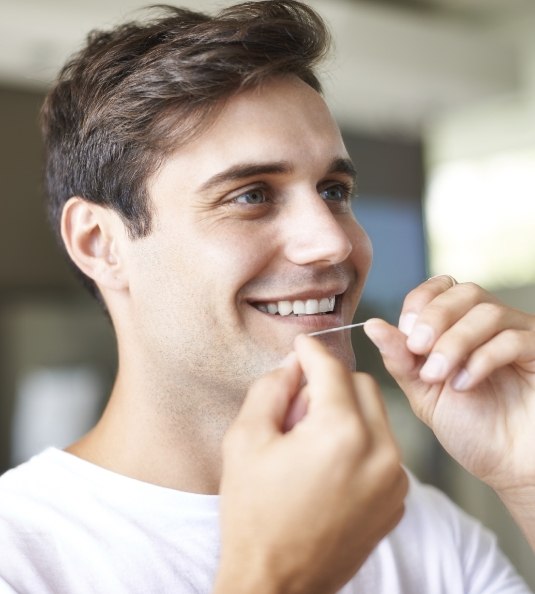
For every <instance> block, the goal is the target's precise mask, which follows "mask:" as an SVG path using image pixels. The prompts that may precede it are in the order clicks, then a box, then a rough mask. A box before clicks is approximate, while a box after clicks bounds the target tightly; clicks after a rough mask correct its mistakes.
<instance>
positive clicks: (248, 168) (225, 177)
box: [199, 157, 357, 192]
mask: <svg viewBox="0 0 535 594" xmlns="http://www.w3.org/2000/svg"><path fill="white" fill-rule="evenodd" d="M293 170H294V168H293V166H292V165H291V164H290V163H288V161H275V162H273V163H240V164H239V165H234V166H232V167H229V168H228V169H225V170H224V171H221V172H219V173H216V174H215V175H213V176H212V177H210V178H209V179H208V180H206V181H205V182H204V183H203V184H202V185H201V187H200V188H199V191H201V192H205V191H206V190H210V189H212V188H214V187H216V186H219V185H221V184H224V183H229V182H235V181H241V180H244V179H247V178H249V177H255V176H258V175H274V174H283V173H292V171H293ZM329 173H343V174H345V175H348V176H349V177H351V179H352V181H353V183H355V182H356V178H357V172H356V169H355V166H354V165H353V162H352V161H351V159H346V158H341V157H338V158H336V159H333V160H332V161H331V163H330V164H329V167H328V169H327V174H329Z"/></svg>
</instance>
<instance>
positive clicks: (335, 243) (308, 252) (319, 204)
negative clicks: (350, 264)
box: [284, 194, 353, 266]
mask: <svg viewBox="0 0 535 594" xmlns="http://www.w3.org/2000/svg"><path fill="white" fill-rule="evenodd" d="M339 216H341V217H343V218H345V219H347V218H348V217H350V216H351V215H350V214H344V215H339ZM285 219H286V220H285V223H286V224H287V233H286V242H285V246H284V252H285V256H286V257H287V258H288V260H290V261H291V262H293V263H294V264H297V265H300V266H304V265H306V264H325V265H333V264H339V263H340V262H343V261H344V260H345V259H346V258H347V257H348V256H349V254H350V253H351V250H352V249H353V245H352V243H351V241H350V239H349V236H348V235H347V233H346V231H345V230H344V228H343V227H342V225H341V222H340V219H339V218H337V216H335V215H334V213H333V212H332V211H331V209H330V208H329V206H328V205H327V204H326V203H325V201H324V200H323V199H322V198H321V197H320V196H318V195H317V194H315V195H314V196H311V197H308V199H302V200H296V201H295V202H294V203H293V205H292V207H291V209H290V212H287V213H286V217H285Z"/></svg>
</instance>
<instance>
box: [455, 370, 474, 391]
mask: <svg viewBox="0 0 535 594" xmlns="http://www.w3.org/2000/svg"><path fill="white" fill-rule="evenodd" d="M470 379H471V378H470V374H469V373H468V371H466V369H461V371H459V373H458V374H457V375H456V376H455V377H454V378H453V379H452V380H451V386H452V388H453V389H454V390H458V391H459V392H460V391H462V390H465V389H466V388H468V385H469V384H470Z"/></svg>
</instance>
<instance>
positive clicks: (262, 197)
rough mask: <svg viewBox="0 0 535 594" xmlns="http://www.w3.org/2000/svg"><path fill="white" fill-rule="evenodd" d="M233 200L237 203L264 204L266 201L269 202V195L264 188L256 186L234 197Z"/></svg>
mask: <svg viewBox="0 0 535 594" xmlns="http://www.w3.org/2000/svg"><path fill="white" fill-rule="evenodd" d="M233 202H235V203H237V204H251V205H255V204H264V202H267V196H266V192H265V190H263V189H262V188H254V189H251V190H247V191H246V192H243V194H240V195H239V196H236V197H235V198H234V199H233Z"/></svg>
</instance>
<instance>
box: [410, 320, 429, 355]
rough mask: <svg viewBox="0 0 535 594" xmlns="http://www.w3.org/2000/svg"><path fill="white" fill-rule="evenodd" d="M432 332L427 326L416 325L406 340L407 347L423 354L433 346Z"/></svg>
mask: <svg viewBox="0 0 535 594" xmlns="http://www.w3.org/2000/svg"><path fill="white" fill-rule="evenodd" d="M434 335H435V333H434V331H433V328H431V326H428V325H427V324H418V325H417V326H415V327H414V328H413V330H412V332H411V333H410V335H409V338H408V339H407V346H408V347H409V348H410V349H411V350H413V351H417V352H425V351H426V350H428V349H430V348H431V347H432V346H433V338H434Z"/></svg>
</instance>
